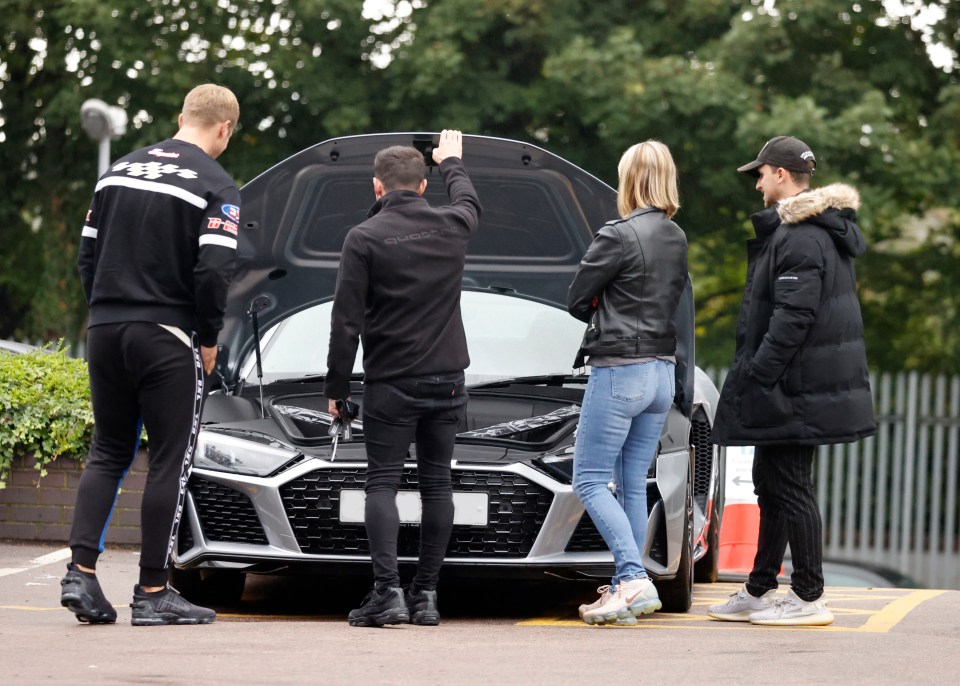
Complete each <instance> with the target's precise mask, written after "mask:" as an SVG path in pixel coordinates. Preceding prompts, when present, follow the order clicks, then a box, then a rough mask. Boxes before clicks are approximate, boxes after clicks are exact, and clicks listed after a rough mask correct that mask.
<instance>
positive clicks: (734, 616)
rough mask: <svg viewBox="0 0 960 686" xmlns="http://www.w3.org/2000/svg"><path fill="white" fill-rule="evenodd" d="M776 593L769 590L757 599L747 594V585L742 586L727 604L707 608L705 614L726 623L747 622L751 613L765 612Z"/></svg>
mask: <svg viewBox="0 0 960 686" xmlns="http://www.w3.org/2000/svg"><path fill="white" fill-rule="evenodd" d="M776 593H777V592H776V590H773V589H771V590H769V591H767V592H766V593H764V594H763V595H762V596H760V597H759V598H757V597H755V596H752V595H750V594H749V593H748V592H747V585H746V584H744V585H743V586H741V587H740V590H738V591H737V592H736V593H734V594H733V595H731V596H730V600H728V601H727V602H725V603H721V604H720V605H711V606H710V607H708V608H707V614H708V615H710V616H711V617H713V618H714V619H722V620H724V621H727V622H749V621H750V615H751V614H752V613H754V612H759V611H761V610H765V609H767V608H768V607H770V606H771V605H772V604H773V602H774V596H775V595H776Z"/></svg>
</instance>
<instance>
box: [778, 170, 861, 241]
mask: <svg viewBox="0 0 960 686" xmlns="http://www.w3.org/2000/svg"><path fill="white" fill-rule="evenodd" d="M858 209H860V194H859V193H858V192H857V189H856V188H854V187H853V186H848V185H846V184H844V183H833V184H830V185H829V186H824V187H823V188H816V189H813V190H809V191H804V192H803V193H800V194H799V195H794V196H792V197H790V198H784V199H783V200H781V201H780V203H779V204H778V205H777V214H778V215H779V216H780V221H781V222H782V223H783V224H784V225H786V226H796V225H800V224H813V225H816V226H819V227H820V228H822V229H823V230H825V231H826V232H827V233H829V234H830V237H831V238H832V239H833V242H834V243H835V244H836V245H837V249H839V250H842V251H844V252H846V253H848V254H850V255H852V256H854V257H857V256H858V255H862V254H863V253H865V252H866V250H867V244H866V241H865V240H864V239H863V233H862V232H861V231H860V227H859V226H857V223H856V219H857V215H856V212H857V210H858Z"/></svg>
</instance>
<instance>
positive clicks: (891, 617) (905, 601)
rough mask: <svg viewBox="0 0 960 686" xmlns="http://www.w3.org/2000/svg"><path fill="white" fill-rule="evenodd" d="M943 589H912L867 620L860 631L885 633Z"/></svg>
mask: <svg viewBox="0 0 960 686" xmlns="http://www.w3.org/2000/svg"><path fill="white" fill-rule="evenodd" d="M943 593H945V591H913V592H912V593H910V595H907V596H904V597H903V598H898V599H896V600H894V601H893V602H892V603H890V604H889V605H887V606H886V607H884V608H883V609H882V610H880V611H879V612H877V613H876V614H874V615H873V617H871V618H870V619H868V620H867V623H866V624H865V625H864V626H863V628H862V629H861V631H868V632H873V633H886V632H888V631H890V629H892V628H893V627H895V626H896V625H897V624H898V623H899V622H900V620H902V619H903V618H904V617H906V616H907V615H908V614H910V612H911V611H912V610H913V609H914V608H916V607H917V606H918V605H920V603H922V602H924V601H926V600H930V599H931V598H936V597H937V596H938V595H942V594H943Z"/></svg>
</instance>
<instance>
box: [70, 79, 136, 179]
mask: <svg viewBox="0 0 960 686" xmlns="http://www.w3.org/2000/svg"><path fill="white" fill-rule="evenodd" d="M80 124H81V125H82V126H83V130H84V131H86V132H87V135H88V136H90V138H92V139H93V140H95V141H97V142H98V143H99V144H100V161H99V165H98V167H97V177H98V178H99V177H101V176H103V174H104V172H106V171H107V167H108V166H109V165H110V139H111V138H113V139H117V138H119V137H120V136H122V135H123V134H125V133H126V132H127V113H126V111H124V110H123V109H121V108H119V107H115V106H114V105H108V104H107V103H105V102H104V101H103V100H97V99H96V98H92V99H90V100H87V101H85V102H84V103H83V104H82V105H81V106H80Z"/></svg>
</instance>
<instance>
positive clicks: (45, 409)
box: [0, 341, 93, 488]
mask: <svg viewBox="0 0 960 686" xmlns="http://www.w3.org/2000/svg"><path fill="white" fill-rule="evenodd" d="M92 436H93V409H92V408H91V407H90V387H89V380H88V376H87V364H86V362H84V361H83V360H77V359H73V358H70V357H69V356H68V355H67V350H66V349H65V348H64V347H63V342H62V341H61V342H60V343H59V344H58V345H57V347H56V349H47V348H45V349H43V350H36V351H33V352H29V353H24V354H21V355H12V354H8V353H4V352H0V488H5V487H6V481H7V478H8V477H9V474H10V465H11V463H12V461H13V459H14V458H15V457H18V456H23V455H30V454H32V455H33V456H34V458H35V460H36V469H37V470H38V471H39V472H40V473H39V476H38V478H39V477H43V476H46V474H47V470H46V466H47V465H48V464H50V463H51V462H53V461H54V460H56V459H57V458H59V457H61V456H63V457H70V458H76V459H83V457H84V456H85V455H86V451H87V448H88V447H89V445H90V440H91V438H92Z"/></svg>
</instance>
